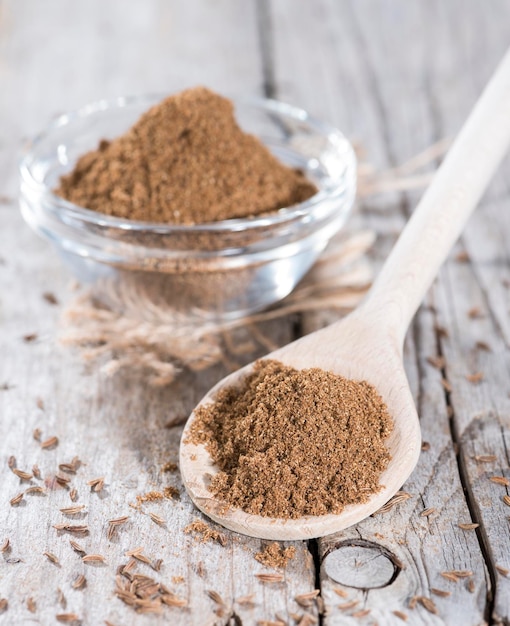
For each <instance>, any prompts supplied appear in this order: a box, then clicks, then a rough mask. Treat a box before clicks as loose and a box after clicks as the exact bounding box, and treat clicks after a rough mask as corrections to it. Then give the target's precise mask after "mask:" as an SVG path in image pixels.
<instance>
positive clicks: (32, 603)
mask: <svg viewBox="0 0 510 626" xmlns="http://www.w3.org/2000/svg"><path fill="white" fill-rule="evenodd" d="M27 609H28V610H29V611H30V613H35V612H36V611H37V604H36V603H35V600H34V599H33V598H32V597H30V598H27Z"/></svg>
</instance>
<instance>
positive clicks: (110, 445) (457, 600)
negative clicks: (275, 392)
mask: <svg viewBox="0 0 510 626" xmlns="http://www.w3.org/2000/svg"><path fill="white" fill-rule="evenodd" d="M509 41H510V5H509V4H508V2H505V1H504V0H489V1H487V2H483V3H482V2H479V1H478V0H464V1H461V0H445V1H442V0H419V1H418V0H415V1H413V2H410V1H409V0H387V1H384V2H380V1H376V0H357V1H355V0H316V1H315V2H307V1H306V0H259V1H258V2H257V1H255V0H247V1H245V2H238V1H236V0H190V1H189V2H177V1H176V0H174V1H171V2H169V1H167V0H144V2H136V1H135V0H111V1H110V2H104V1H103V0H88V1H87V2H74V3H70V2H68V1H67V0H45V1H44V2H40V1H38V0H0V94H1V95H0V215H1V228H0V257H1V260H0V355H1V358H0V385H1V387H0V389H1V390H0V420H1V422H0V423H1V425H2V429H1V436H0V463H1V467H2V471H1V477H2V479H1V482H0V546H2V545H3V547H4V548H5V545H6V544H5V540H9V542H10V544H9V547H8V548H6V549H4V551H3V552H2V554H1V558H0V598H2V599H6V600H7V602H8V604H7V606H5V602H4V603H0V610H2V609H3V612H2V613H1V614H0V624H2V625H3V624H9V625H11V624H13V625H17V624H24V623H38V624H54V623H57V622H56V616H57V615H61V614H64V615H65V614H76V615H77V616H78V617H79V619H80V620H81V623H82V624H84V625H85V624H87V625H94V626H95V625H97V624H105V623H110V624H114V625H115V626H121V625H122V626H125V625H129V624H147V625H148V626H149V625H153V624H166V623H168V624H175V625H181V624H183V625H184V624H186V625H187V624H196V625H200V626H202V625H209V624H211V625H212V624H229V625H230V626H234V625H235V626H240V625H241V624H242V625H245V626H247V625H251V624H268V625H269V624H295V623H299V624H301V626H303V625H305V624H325V625H328V626H333V625H337V624H338V625H340V624H341V625H343V624H346V625H347V624H367V625H368V624H379V625H380V626H382V625H389V624H400V623H404V622H405V621H407V623H408V624H454V625H460V626H469V625H478V624H482V623H488V624H507V623H510V622H509V620H510V577H508V576H507V573H508V570H510V537H509V514H510V508H509V506H507V504H506V503H505V501H504V497H505V496H506V495H507V493H508V487H507V486H506V485H505V484H504V482H506V481H504V480H503V481H501V480H500V481H499V482H493V481H491V480H490V478H491V477H494V476H500V477H510V468H509V456H508V445H510V417H509V416H510V397H509V391H510V383H509V380H508V379H509V373H510V350H509V341H510V316H509V286H510V265H509V254H510V252H509V245H508V243H507V238H508V241H510V220H509V217H508V216H509V215H510V211H509V201H510V192H509V185H508V174H509V173H510V168H509V164H508V162H506V165H505V166H504V167H503V168H502V170H501V171H500V173H499V174H498V176H497V178H496V180H495V182H494V184H493V185H492V186H491V188H490V191H489V193H488V194H486V196H485V199H484V201H483V203H482V205H481V206H480V208H479V209H478V211H477V212H476V213H475V214H474V216H473V217H472V219H471V220H470V222H469V225H468V227H467V229H466V231H465V234H464V235H463V237H462V240H461V242H460V243H459V244H458V247H457V249H456V250H455V251H454V253H453V254H452V256H451V257H450V260H449V261H448V262H447V263H446V265H445V266H444V268H443V270H442V271H441V275H440V277H439V278H438V280H437V281H436V283H435V285H434V286H433V288H432V289H431V291H430V293H429V295H428V297H427V300H426V302H425V304H424V306H423V307H422V308H421V309H420V311H419V313H418V315H417V317H416V320H415V323H414V325H413V327H412V329H411V330H410V332H409V335H408V338H407V342H406V368H407V372H408V374H409V378H410V380H411V385H412V389H413V392H414V394H415V397H416V402H417V405H418V407H419V414H420V416H421V425H422V430H423V438H424V441H426V442H428V444H429V445H428V446H427V445H426V446H424V447H425V448H426V449H424V451H423V453H422V456H421V459H420V462H419V465H418V467H417V469H416V471H415V472H414V473H413V474H412V476H411V478H410V479H409V480H408V481H407V483H406V484H405V485H404V486H403V488H402V489H403V491H405V492H407V493H408V494H410V497H409V498H408V499H405V500H404V499H402V500H403V501H402V502H400V503H398V504H395V506H393V507H391V508H390V509H389V510H388V511H387V512H385V513H380V514H378V515H376V516H373V517H371V518H369V519H367V520H365V521H364V522H362V523H360V524H358V525H357V526H356V527H353V528H350V529H348V530H346V531H344V532H341V533H338V534H336V535H334V536H330V537H326V538H324V539H322V540H319V541H310V542H294V543H292V544H290V543H289V544H285V545H293V546H294V547H295V548H296V556H295V558H294V559H292V560H291V561H290V562H289V564H288V566H287V568H286V569H285V571H284V576H283V581H282V582H273V583H270V582H263V581H262V580H260V579H259V578H257V577H256V576H255V574H258V573H264V572H265V573H274V570H271V569H270V568H266V567H264V566H262V565H261V564H260V563H259V562H258V561H256V560H255V558H254V555H255V554H256V553H257V552H259V551H260V550H261V548H262V546H263V545H264V542H261V541H259V540H255V539H250V538H247V537H243V536H236V535H234V534H232V533H228V532H225V533H224V535H225V541H223V542H222V543H223V544H224V545H222V543H218V542H214V541H213V542H204V543H200V542H199V541H197V540H196V538H194V537H193V536H192V535H189V534H185V533H184V532H183V531H184V529H185V527H186V526H187V525H188V524H190V523H191V522H192V521H194V520H195V519H202V518H201V516H200V515H199V514H198V513H197V511H196V510H195V509H194V508H193V506H192V505H191V503H190V501H189V499H188V498H187V496H186V494H185V493H184V491H183V488H182V485H181V483H180V481H179V477H178V474H177V473H171V472H170V473H168V472H166V473H165V472H162V471H161V468H162V466H163V464H164V463H165V462H168V461H175V460H176V457H177V449H178V441H179V434H180V427H178V426H173V427H168V424H169V423H171V422H172V421H175V420H176V419H177V418H182V417H183V416H185V415H186V414H187V413H188V412H189V410H190V409H191V408H192V407H193V405H194V404H195V402H196V401H197V400H198V399H199V398H200V397H201V395H202V394H203V393H204V392H205V391H206V390H207V389H208V388H209V387H210V386H211V385H212V383H213V382H214V381H215V380H216V379H217V378H219V377H220V376H221V375H222V373H223V370H222V368H219V367H216V368H213V369H211V370H208V371H205V372H202V373H201V374H189V373H184V374H183V375H182V376H181V377H180V378H179V379H178V381H177V382H176V383H175V384H173V385H171V386H169V387H166V388H163V389H153V388H151V387H150V386H148V385H146V384H144V381H143V379H140V378H139V377H131V378H129V377H128V376H126V375H125V376H118V377H116V378H113V379H107V378H105V377H104V376H102V375H101V374H100V373H99V372H97V371H94V370H93V371H87V370H86V369H85V368H84V366H83V363H82V362H81V360H80V358H79V356H78V355H77V354H76V353H74V352H72V351H70V350H69V349H66V348H63V347H62V346H61V345H60V344H59V342H58V333H59V319H60V315H61V312H62V309H63V307H64V305H65V303H66V302H67V301H68V300H69V299H70V298H71V296H72V292H71V289H70V286H69V285H70V276H69V274H68V273H67V272H66V271H65V270H64V268H63V267H62V266H61V263H60V261H59V259H58V258H57V256H56V254H55V252H54V251H53V249H52V248H51V247H50V245H49V244H48V243H47V242H45V241H42V240H40V239H39V238H37V237H36V236H35V235H34V234H32V232H31V231H30V230H29V228H28V227H27V226H26V225H25V224H24V223H23V222H22V219H21V217H20V215H19V212H18V204H17V187H18V182H17V173H16V161H17V156H18V150H19V147H20V145H21V140H22V139H23V138H25V137H27V136H29V135H32V134H33V133H35V132H37V131H38V130H40V129H41V128H43V127H44V126H45V125H46V124H47V123H48V121H49V120H50V119H51V118H52V117H53V116H54V115H56V114H58V113H61V112H63V111H66V110H70V109H73V108H76V107H78V106H80V105H82V104H84V103H86V102H88V101H92V100H94V99H98V98H103V97H112V96H115V95H119V94H137V93H149V92H163V93H166V92H172V91H177V90H180V89H182V88H184V87H186V86H191V85H196V84H207V85H209V86H210V87H212V88H214V89H216V90H218V91H220V92H226V93H230V94H246V93H248V94H258V95H263V94H265V95H269V96H274V97H277V98H279V99H281V100H286V101H289V102H292V103H295V104H298V105H300V106H302V107H304V108H307V109H308V110H310V111H311V112H313V113H314V114H315V115H316V116H318V117H320V118H323V119H325V120H327V121H329V122H331V123H334V124H336V125H338V126H339V127H340V128H341V129H343V130H344V132H345V133H346V134H347V135H348V136H349V137H352V138H353V139H356V140H358V141H360V142H361V143H362V145H363V146H364V147H365V150H366V153H367V158H368V159H369V160H370V161H371V162H372V163H373V164H374V165H375V166H376V167H377V168H387V167H392V166H396V165H398V164H399V163H401V162H403V161H405V160H406V159H408V158H410V157H412V156H413V155H415V154H416V153H418V152H420V151H421V150H423V149H424V148H426V147H427V146H429V145H431V144H432V143H434V142H435V141H437V140H438V139H441V138H443V137H445V136H449V135H453V134H454V133H455V132H456V131H457V130H458V129H459V127H460V124H461V123H462V121H463V119H464V118H465V116H466V114H467V113H468V111H469V109H470V107H471V105H472V104H473V102H474V100H475V98H476V96H477V94H478V93H479V92H480V90H481V89H482V87H483V85H484V84H485V82H486V80H487V78H488V77H489V75H490V73H491V71H492V69H493V68H494V66H495V64H496V62H497V61H498V59H499V58H500V57H501V56H502V54H503V52H504V50H505V47H506V46H507V44H508V42H509ZM416 198H417V196H416V195H409V194H396V193H393V194H389V195H386V196H384V197H382V196H381V197H378V198H374V199H371V200H370V201H369V202H365V203H363V205H362V206H360V207H359V214H358V217H357V219H358V221H359V222H360V223H361V224H362V225H363V226H368V227H370V228H374V229H375V230H376V231H377V234H378V240H377V245H376V247H375V249H374V252H373V260H374V262H375V264H378V263H380V262H381V260H382V259H384V258H385V256H386V255H387V253H388V250H389V249H390V247H391V245H392V243H393V242H394V240H395V238H396V236H397V235H398V232H399V231H400V229H401V227H402V225H403V224H404V222H405V220H406V219H407V216H408V215H409V213H410V212H411V211H412V208H413V206H414V204H415V202H416ZM459 253H460V254H459ZM423 262H424V263H426V262H427V260H426V259H424V260H423ZM45 292H51V293H53V294H55V296H56V297H57V299H58V301H59V303H60V304H59V305H52V304H51V303H49V302H48V301H47V300H45V299H44V298H43V294H44V293H45ZM333 318H334V315H333V314H332V313H327V314H326V313H325V314H314V315H307V316H302V317H301V318H296V317H292V318H289V319H287V320H285V321H279V322H278V323H274V324H272V325H271V326H270V327H266V328H265V332H266V333H269V334H271V335H272V337H273V338H274V340H275V341H279V342H283V341H288V340H290V339H291V338H292V337H294V336H295V335H296V334H299V333H303V332H308V331H310V330H312V329H313V328H316V327H318V326H320V325H322V324H324V323H326V322H327V321H331V320H332V319H333ZM30 335H34V336H35V337H34V339H33V341H27V340H26V337H27V336H30ZM24 338H25V339H24ZM438 357H439V361H438V362H436V365H438V364H439V367H435V366H434V365H433V364H431V363H430V361H429V360H430V359H432V360H434V359H437V358H438ZM478 372H481V374H483V379H482V380H481V381H480V382H477V383H475V382H472V381H470V380H469V379H468V378H467V377H468V376H470V375H472V374H476V373H478ZM36 428H38V429H40V431H41V433H42V438H43V439H47V438H49V437H51V436H54V435H55V436H57V437H58V439H59V443H58V446H56V447H54V448H52V449H41V446H40V444H39V443H38V442H37V441H35V440H34V438H33V436H32V433H33V431H34V429H36ZM11 455H14V456H15V457H16V462H17V467H18V468H19V469H21V470H26V471H28V472H31V471H32V470H31V468H32V466H33V465H34V464H38V466H39V468H40V471H41V475H42V479H40V480H37V479H35V478H34V479H33V480H31V481H23V480H21V479H20V478H19V477H18V476H16V475H15V474H14V473H12V472H11V471H10V470H9V468H8V459H9V457H10V456H11ZM75 455H77V456H79V458H80V459H81V461H82V465H81V467H80V469H79V470H78V472H77V473H76V474H70V477H71V481H70V487H74V488H76V490H77V493H78V500H77V503H78V504H84V505H85V509H84V512H83V513H81V514H78V515H74V516H70V515H67V516H66V515H65V514H63V513H61V512H60V509H61V508H64V507H69V506H71V505H72V502H71V500H70V497H69V493H70V489H69V487H67V488H66V487H65V486H59V485H58V484H56V483H55V480H54V479H53V477H54V476H55V473H56V472H57V471H58V465H59V464H62V463H69V462H70V461H71V459H72V458H73V457H74V456H75ZM484 457H487V458H485V459H484ZM491 459H492V460H491ZM484 460H485V462H483V461H484ZM97 477H104V479H105V487H104V489H103V490H102V491H100V492H94V491H91V488H90V486H88V485H87V482H88V481H90V480H92V479H94V478H97ZM501 483H503V484H501ZM41 484H42V485H43V486H44V487H45V493H44V494H37V493H29V494H26V495H25V497H24V499H23V500H22V502H21V503H20V504H19V505H17V506H12V505H10V503H9V502H10V500H11V499H12V498H13V497H15V496H16V495H17V494H18V493H20V492H22V491H25V490H26V489H27V488H29V486H30V485H32V486H33V485H36V486H37V485H41ZM165 486H174V487H177V488H178V489H179V491H180V498H179V499H177V500H175V499H173V500H164V501H156V502H153V503H150V502H149V503H145V504H144V505H143V507H142V510H136V509H134V508H132V507H131V506H130V503H133V502H135V501H136V496H137V495H140V494H144V493H147V492H148V491H150V490H160V489H163V488H164V487H165ZM509 501H510V500H509ZM150 512H152V513H156V514H157V515H159V516H161V517H162V518H164V520H165V524H164V525H158V524H157V523H155V522H154V520H153V519H151V517H150V516H149V515H148V513H150ZM122 516H129V519H128V520H127V522H126V523H125V524H123V525H122V526H119V527H118V529H117V531H116V532H115V534H114V536H113V537H110V538H109V537H108V527H109V526H108V520H110V519H114V518H119V517H122ZM62 523H67V524H71V525H75V524H78V525H79V524H86V525H87V526H88V529H89V534H88V535H87V536H84V537H73V536H72V535H69V534H68V533H65V532H58V531H57V530H56V529H55V528H54V525H56V524H62ZM471 523H472V524H476V525H478V526H477V528H471V529H463V528H461V527H459V524H471ZM70 539H74V540H75V541H77V542H78V543H80V544H82V545H83V547H84V549H85V550H86V551H87V553H99V554H101V555H103V556H104V557H105V559H106V563H104V564H101V563H96V564H94V563H83V562H82V561H81V559H80V556H79V555H78V554H77V553H76V552H75V551H73V549H72V548H71V546H70V543H69V540H70ZM139 546H142V547H143V548H144V554H146V555H147V556H148V557H149V559H151V560H154V559H158V558H161V559H162V560H163V563H162V565H161V568H160V571H159V572H155V571H154V570H153V569H151V567H150V565H148V564H145V563H143V562H140V563H139V564H138V566H137V570H136V571H137V572H139V573H141V574H145V575H150V576H152V577H154V578H156V579H157V580H161V581H162V582H164V583H165V584H166V585H167V587H168V588H169V589H170V590H171V591H172V592H174V593H175V594H177V596H178V597H179V598H182V599H183V600H185V601H186V604H187V606H186V607H185V608H182V607H165V608H164V611H163V613H162V614H161V615H153V614H137V613H135V612H134V610H133V609H132V608H131V607H129V606H127V605H125V604H123V603H122V602H121V600H120V599H118V598H117V597H115V595H114V588H115V572H116V568H117V567H118V566H119V565H120V564H122V563H126V561H127V557H125V556H124V555H125V552H126V551H129V550H132V549H134V548H136V547H139ZM44 552H49V553H51V554H54V555H55V556H56V557H57V558H58V561H59V562H58V563H53V562H51V561H50V560H49V559H48V557H46V556H44V554H43V553H44ZM452 571H457V572H458V574H457V575H451V574H450V575H449V577H448V576H447V577H446V578H445V577H444V576H443V575H442V574H443V573H445V572H452ZM80 574H84V575H85V577H86V585H85V586H84V588H81V589H74V588H73V586H72V585H73V581H75V580H76V577H77V576H79V575H80ZM319 588H320V590H321V596H320V597H321V598H322V601H319V602H317V601H308V602H307V601H306V600H305V601H304V602H303V599H302V598H301V604H299V603H297V602H296V600H295V598H296V596H300V595H301V594H307V593H309V592H312V591H313V590H314V589H319ZM433 590H439V595H438V594H437V592H434V591H433ZM211 592H215V593H211ZM442 592H444V593H442ZM246 596H250V597H251V602H247V601H246ZM417 596H418V597H419V598H426V599H429V600H423V599H421V600H419V599H416V597H417ZM413 598H414V599H413ZM30 599H31V600H30ZM299 599H300V598H299V597H298V600H299ZM430 599H431V600H432V603H431V602H430ZM302 604H305V605H309V606H304V607H303V606H302ZM399 612H400V613H399ZM105 620H107V621H108V622H106V621H105Z"/></svg>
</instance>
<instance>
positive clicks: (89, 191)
mask: <svg viewBox="0 0 510 626" xmlns="http://www.w3.org/2000/svg"><path fill="white" fill-rule="evenodd" d="M316 192H317V189H316V187H315V185H313V184H312V183H311V182H310V181H308V180H307V179H306V178H305V177H304V176H303V174H302V173H300V172H299V171H296V170H293V169H291V168H288V167H286V166H285V165H283V164H282V163H280V162H279V161H278V160H277V159H276V158H275V157H274V156H273V155H272V154H271V153H270V152H269V150H268V149H267V148H266V147H265V146H264V145H263V144H262V143H261V142H260V141H259V139H258V138H256V137H254V136H253V135H249V134H246V133H244V132H243V131H242V130H241V129H240V128H239V126H238V125H237V122H236V120H235V117H234V108H233V104H232V102H231V101H230V100H228V99H226V98H223V97H222V96H219V95H217V94H215V93H214V92H212V91H210V90H208V89H206V88H204V87H195V88H193V89H188V90H186V91H183V92H181V93H179V94H177V95H174V96H170V97H169V98H166V99H165V100H163V101H162V102H161V103H160V104H158V105H156V106H154V107H152V108H151V109H149V110H148V111H147V112H146V113H145V114H144V115H142V117H141V118H140V119H139V120H138V122H136V124H135V125H134V126H133V127H132V128H131V129H130V130H128V131H127V133H125V134H124V135H122V136H121V137H118V138H117V139H114V140H112V141H107V140H103V141H101V142H100V144H99V147H98V149H97V150H95V151H93V152H89V153H87V154H85V155H83V156H82V157H81V158H80V159H79V160H78V162H77V164H76V166H75V168H74V170H73V171H72V172H71V173H70V174H68V175H66V176H63V177H62V178H61V180H60V187H59V188H58V189H57V190H56V193H57V194H58V195H60V196H61V197H63V198H65V199H66V200H69V201H71V202H73V203H75V204H78V205H80V206H83V207H86V208H88V209H92V210H94V211H98V212H100V213H104V214H107V215H112V216H115V217H120V218H126V219H132V220H141V221H148V222H159V223H170V224H186V225H191V224H200V223H207V222H214V221H218V220H225V219H231V218H242V217H248V216H254V215H259V214H263V213H268V212H272V211H275V210H277V209H280V208H282V207H287V206H291V205H294V204H297V203H298V202H302V201H304V200H306V199H308V198H309V197H311V196H312V195H314V194H315V193H316Z"/></svg>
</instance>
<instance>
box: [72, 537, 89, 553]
mask: <svg viewBox="0 0 510 626" xmlns="http://www.w3.org/2000/svg"><path fill="white" fill-rule="evenodd" d="M69 544H70V545H71V548H72V549H73V550H74V551H75V552H77V553H78V554H79V555H81V556H83V555H84V554H86V553H87V552H86V551H85V549H84V548H82V547H81V546H80V544H79V543H78V542H76V541H74V540H73V539H70V540H69Z"/></svg>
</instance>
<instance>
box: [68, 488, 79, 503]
mask: <svg viewBox="0 0 510 626" xmlns="http://www.w3.org/2000/svg"><path fill="white" fill-rule="evenodd" d="M69 497H70V498H71V502H76V500H78V490H77V489H76V487H73V488H72V489H71V491H70V492H69Z"/></svg>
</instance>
